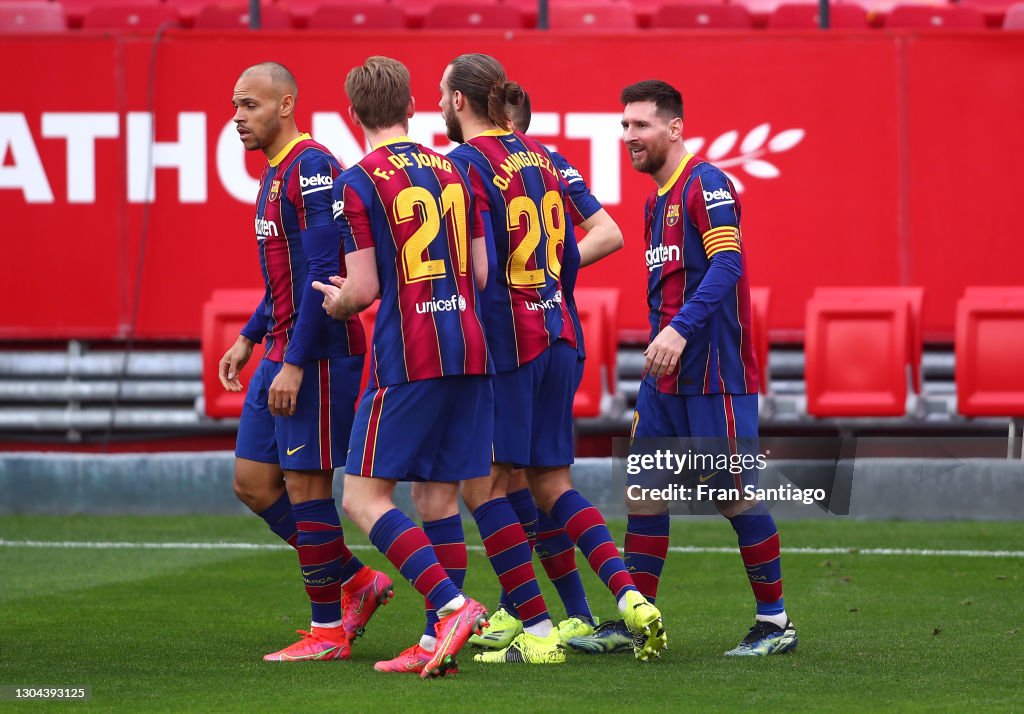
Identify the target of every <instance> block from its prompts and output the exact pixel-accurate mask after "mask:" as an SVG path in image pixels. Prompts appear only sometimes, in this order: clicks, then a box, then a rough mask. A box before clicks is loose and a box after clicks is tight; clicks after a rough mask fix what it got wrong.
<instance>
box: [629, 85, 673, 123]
mask: <svg viewBox="0 0 1024 714" xmlns="http://www.w3.org/2000/svg"><path fill="white" fill-rule="evenodd" d="M619 101H620V102H622V104H623V106H625V105H626V104H632V103H633V102H654V106H655V108H656V109H657V112H658V114H659V115H660V116H661V117H662V118H664V119H668V120H672V119H675V118H677V117H678V118H679V119H682V118H683V95H682V94H680V93H679V90H678V89H676V88H675V87H673V86H672V85H671V84H669V83H668V82H662V81H661V80H660V79H645V80H643V81H642V82H637V83H636V84H631V85H629V86H628V87H626V88H625V89H623V90H622V94H620V95H619Z"/></svg>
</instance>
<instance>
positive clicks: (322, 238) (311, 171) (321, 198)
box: [284, 153, 341, 366]
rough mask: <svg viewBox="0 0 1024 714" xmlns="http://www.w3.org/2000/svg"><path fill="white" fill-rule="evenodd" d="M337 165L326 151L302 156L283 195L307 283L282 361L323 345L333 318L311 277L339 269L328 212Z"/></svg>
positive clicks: (302, 358) (297, 360)
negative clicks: (294, 219) (292, 214)
mask: <svg viewBox="0 0 1024 714" xmlns="http://www.w3.org/2000/svg"><path fill="white" fill-rule="evenodd" d="M336 173H337V169H336V168H335V167H334V166H333V165H332V164H331V162H330V160H329V159H328V158H327V156H326V155H325V154H321V153H315V154H312V156H309V157H305V156H304V157H303V158H302V160H301V163H300V164H299V165H298V166H296V168H295V170H294V171H292V172H291V175H290V176H289V178H288V183H289V186H288V188H287V191H286V195H287V196H288V198H289V200H291V201H292V204H293V205H294V206H295V211H296V214H297V215H298V218H299V232H300V236H301V240H302V252H303V254H305V256H306V284H305V285H303V286H302V299H301V301H300V302H299V311H298V312H299V314H298V317H297V318H296V320H295V328H294V330H293V331H292V337H291V340H290V341H289V343H288V349H287V351H286V352H285V356H284V361H285V362H288V363H289V364H295V365H300V366H301V365H303V364H305V363H306V362H309V361H310V359H311V355H313V354H315V353H316V352H317V351H318V350H320V349H322V343H323V341H324V340H325V339H326V331H327V327H328V325H329V324H330V322H331V320H332V319H333V318H332V317H331V316H330V315H328V314H327V313H326V312H324V310H323V308H322V302H323V300H322V298H321V296H320V293H319V292H317V290H316V289H315V288H313V286H312V283H313V281H314V280H319V281H320V282H323V283H326V282H328V279H329V278H330V277H331V276H332V275H338V273H339V272H340V271H341V238H340V237H339V235H338V229H337V227H336V226H335V224H334V221H333V220H332V215H331V190H332V188H333V185H334V176H335V174H336Z"/></svg>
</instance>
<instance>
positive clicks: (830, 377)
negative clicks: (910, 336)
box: [804, 294, 910, 417]
mask: <svg viewBox="0 0 1024 714" xmlns="http://www.w3.org/2000/svg"><path fill="white" fill-rule="evenodd" d="M908 316H909V309H908V307H907V304H906V302H905V301H903V300H893V299H892V298H891V297H876V296H870V295H866V294H865V295H861V296H857V297H852V296H843V297H831V296H827V295H815V296H813V297H812V298H811V299H810V301H809V302H808V303H807V324H806V339H805V345H804V347H805V366H804V376H805V378H806V380H807V412H808V414H812V415H814V416H818V417H858V416H903V415H904V414H905V413H906V408H907V360H908V358H909V356H908V350H907V347H908V340H907V332H908V330H909V329H910V326H909V324H908Z"/></svg>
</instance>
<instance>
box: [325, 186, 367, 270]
mask: <svg viewBox="0 0 1024 714" xmlns="http://www.w3.org/2000/svg"><path fill="white" fill-rule="evenodd" d="M334 223H335V225H336V226H337V228H338V232H339V233H341V241H342V244H343V245H344V247H345V252H346V253H354V252H355V251H357V250H362V249H363V248H373V247H375V246H376V243H375V242H374V240H373V230H372V228H371V226H370V212H369V210H368V209H367V206H366V204H365V203H364V202H363V199H362V197H361V196H360V195H359V192H358V191H356V189H355V186H353V185H351V184H349V183H341V184H340V185H339V186H337V187H336V188H335V201H334Z"/></svg>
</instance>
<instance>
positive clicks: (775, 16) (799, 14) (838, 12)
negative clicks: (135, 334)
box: [768, 3, 868, 30]
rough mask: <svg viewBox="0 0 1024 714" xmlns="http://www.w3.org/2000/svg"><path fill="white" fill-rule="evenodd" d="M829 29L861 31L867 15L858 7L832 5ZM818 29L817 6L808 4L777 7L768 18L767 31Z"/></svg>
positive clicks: (829, 14)
mask: <svg viewBox="0 0 1024 714" xmlns="http://www.w3.org/2000/svg"><path fill="white" fill-rule="evenodd" d="M828 21H829V27H833V28H835V29H837V30H863V29H866V28H867V26H868V14H867V12H866V11H865V10H864V8H862V7H861V6H860V5H832V6H830V7H829V11H828ZM816 27H818V6H817V5H808V4H790V3H786V4H785V5H779V6H778V7H777V8H775V12H773V13H772V14H771V16H770V17H769V18H768V29H771V30H801V29H808V30H809V29H814V28H816Z"/></svg>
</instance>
